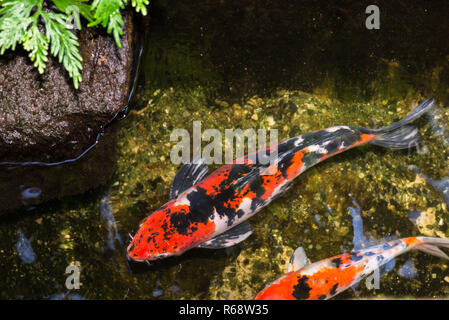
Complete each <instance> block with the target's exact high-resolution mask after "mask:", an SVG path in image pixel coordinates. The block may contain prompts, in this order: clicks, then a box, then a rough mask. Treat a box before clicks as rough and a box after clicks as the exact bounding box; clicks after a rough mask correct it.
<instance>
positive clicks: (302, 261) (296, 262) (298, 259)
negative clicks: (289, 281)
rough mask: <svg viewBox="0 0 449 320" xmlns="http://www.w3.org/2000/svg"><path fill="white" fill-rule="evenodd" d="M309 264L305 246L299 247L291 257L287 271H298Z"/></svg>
mask: <svg viewBox="0 0 449 320" xmlns="http://www.w3.org/2000/svg"><path fill="white" fill-rule="evenodd" d="M307 264H308V261H307V255H306V252H305V251H304V249H303V247H299V248H297V249H296V250H295V252H294V253H293V254H292V256H291V257H290V261H289V262H288V266H287V272H292V271H297V270H299V269H301V268H304V267H305V266H306V265H307Z"/></svg>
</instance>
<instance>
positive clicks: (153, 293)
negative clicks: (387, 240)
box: [0, 1, 449, 299]
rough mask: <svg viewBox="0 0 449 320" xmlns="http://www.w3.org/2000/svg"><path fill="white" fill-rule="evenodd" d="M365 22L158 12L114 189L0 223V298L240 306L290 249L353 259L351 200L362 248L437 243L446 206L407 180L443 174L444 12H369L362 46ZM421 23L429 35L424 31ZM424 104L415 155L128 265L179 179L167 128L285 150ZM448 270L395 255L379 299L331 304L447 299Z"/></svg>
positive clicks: (385, 159) (368, 162) (242, 5)
mask: <svg viewBox="0 0 449 320" xmlns="http://www.w3.org/2000/svg"><path fill="white" fill-rule="evenodd" d="M442 3H443V2H442ZM397 6H399V5H397ZM364 8H365V7H364V6H363V5H352V6H351V7H345V6H342V7H338V6H336V5H327V6H326V7H323V6H322V5H321V6H320V5H318V4H317V3H315V2H314V1H309V2H308V3H307V2H304V3H303V4H301V5H293V4H279V3H277V2H274V1H273V2H271V1H243V2H241V1H226V3H220V4H217V3H216V2H215V1H200V2H199V3H198V4H197V5H195V6H192V4H191V3H186V4H182V3H179V2H177V3H176V5H175V4H174V1H157V2H156V1H155V2H154V4H153V10H152V14H153V20H152V23H151V31H150V34H149V39H148V42H147V47H146V49H145V53H144V61H143V64H142V66H143V70H142V78H141V81H140V84H141V85H140V89H139V91H138V96H137V98H138V101H140V107H139V108H136V109H135V110H132V111H131V113H130V114H129V116H128V118H127V119H125V120H124V121H122V122H120V123H118V124H117V125H119V126H120V127H119V128H118V129H119V137H118V143H117V159H116V161H111V162H110V163H105V164H104V165H105V166H114V167H115V171H114V174H113V177H112V178H111V179H110V181H109V183H108V184H107V185H105V186H104V187H102V188H99V189H96V190H92V191H90V192H88V193H87V194H84V195H81V196H76V197H71V198H65V199H61V200H58V201H54V202H51V203H47V204H45V205H41V206H39V207H38V208H37V209H35V210H32V211H27V210H25V209H24V210H21V211H18V212H14V213H12V214H9V215H8V216H6V217H4V216H2V220H1V221H0V255H1V258H0V272H1V274H2V275H3V277H2V279H3V280H2V283H1V284H0V298H3V299H16V298H25V299H29V298H48V297H51V296H52V295H55V294H61V293H72V294H78V295H80V296H82V297H84V298H86V299H226V298H227V299H245V298H249V297H251V296H254V295H255V294H256V293H257V292H258V291H260V290H261V289H262V288H263V287H264V286H265V285H266V284H267V283H269V282H271V281H273V280H274V279H276V278H277V277H279V276H280V275H282V274H283V273H285V269H286V263H287V262H288V259H289V257H290V255H291V253H292V252H293V250H294V249H295V248H296V247H298V246H299V245H301V246H303V247H304V248H305V250H306V253H307V255H308V257H309V259H310V260H312V261H318V260H320V259H323V258H327V257H330V256H332V255H336V254H339V253H341V252H343V251H348V250H350V249H351V248H352V237H353V228H352V220H351V216H350V215H349V211H348V207H349V206H353V203H352V200H353V199H354V200H355V201H356V202H357V203H358V204H359V205H360V207H361V209H362V217H363V222H364V229H365V235H366V236H367V237H368V236H370V237H372V238H376V239H378V240H379V241H380V240H381V239H382V238H384V237H386V236H388V235H395V236H400V237H406V236H412V235H420V234H422V235H428V236H440V237H449V215H448V211H447V207H446V206H447V204H446V203H445V201H444V198H443V195H442V194H441V193H439V191H438V190H436V189H435V188H434V187H433V186H432V185H431V184H430V183H429V182H428V181H426V180H425V179H424V178H423V177H422V176H420V175H417V174H416V173H415V172H414V171H412V170H410V169H409V166H410V165H415V166H416V167H418V168H420V169H421V170H422V172H423V173H425V174H427V175H428V176H429V177H431V178H433V179H437V180H438V179H442V178H443V177H445V176H448V175H449V173H448V168H449V167H448V165H449V161H448V155H449V145H448V143H447V142H445V139H446V140H448V139H449V131H447V129H446V131H444V129H445V128H446V127H447V126H449V120H448V115H449V109H448V108H447V105H448V104H449V90H448V89H447V88H449V45H448V42H447V41H446V40H445V41H442V39H443V38H444V39H445V38H446V37H447V32H444V30H446V31H448V29H449V24H448V23H447V21H446V20H447V19H444V17H446V16H447V15H446V14H445V11H444V10H443V9H442V8H445V7H443V4H439V3H436V4H435V3H432V4H430V3H429V4H427V5H426V4H425V5H422V7H421V8H418V7H416V8H414V7H411V8H408V9H407V10H405V9H404V8H402V11H401V7H400V6H399V7H395V6H394V5H391V4H384V5H383V6H382V5H380V8H381V10H382V11H381V12H382V17H384V18H383V20H382V25H381V30H379V31H370V32H368V31H367V30H366V29H365V28H364V17H365V15H364ZM401 12H402V13H401ZM413 21H419V22H420V24H419V25H418V24H412V22H413ZM359 23H360V26H359ZM430 23H432V25H433V26H434V25H435V24H437V25H439V26H440V32H434V31H433V29H432V30H431V29H430V27H429V29H427V28H426V27H425V26H426V25H428V24H430ZM426 97H435V98H436V99H437V102H438V104H439V108H438V110H437V111H438V113H439V115H440V117H439V118H438V119H439V128H440V129H441V130H440V131H438V132H436V131H435V130H432V127H431V125H430V123H429V121H428V119H427V118H425V117H423V118H422V119H419V120H418V121H416V123H415V124H416V125H417V126H418V127H419V129H420V131H421V133H422V135H423V136H424V142H423V145H422V148H421V149H420V150H421V151H420V152H419V153H417V152H416V150H410V151H408V150H404V151H392V150H386V149H383V148H380V147H376V146H363V147H360V148H358V149H355V150H351V151H348V152H346V153H343V154H341V155H338V156H336V157H334V158H331V159H328V160H326V161H325V162H323V163H321V164H319V165H317V166H316V167H314V168H312V169H310V170H308V171H306V172H305V173H303V174H302V175H301V176H300V177H299V178H298V179H297V180H296V182H295V183H294V186H293V188H291V189H290V190H289V191H288V192H287V193H286V194H285V195H284V196H283V197H281V198H280V199H278V200H276V201H275V202H273V203H272V204H270V205H269V206H268V207H267V208H265V209H263V210H262V211H261V212H260V213H258V214H257V215H256V216H254V217H253V218H251V220H250V223H251V225H252V226H253V228H254V233H253V235H252V236H251V237H250V238H248V239H247V240H246V241H244V242H242V243H241V244H239V245H237V246H235V247H233V248H229V249H223V250H216V251H212V250H205V249H194V250H191V251H189V252H187V253H185V254H184V255H182V256H180V257H176V258H170V259H166V260H162V261H158V262H157V263H155V264H154V265H152V266H147V265H145V264H132V265H129V264H128V262H127V260H126V258H125V247H126V244H127V243H128V241H129V237H128V233H131V234H134V233H135V232H136V231H137V227H138V225H139V222H140V221H141V220H142V219H143V218H144V217H145V216H147V215H148V214H149V213H151V212H152V211H153V210H155V209H157V208H158V207H159V206H161V205H162V204H164V203H165V202H166V201H167V200H168V195H169V188H170V184H171V181H172V179H173V177H174V175H175V174H176V171H177V169H178V166H175V165H173V164H172V163H171V161H170V150H171V147H172V146H174V144H175V142H170V133H171V132H172V130H173V129H175V128H185V129H187V130H189V132H191V131H192V122H193V121H201V123H202V125H203V129H206V128H217V129H219V130H221V131H222V132H224V129H225V128H230V129H233V128H241V129H246V128H254V129H259V128H260V129H277V130H278V132H279V139H280V140H283V139H286V138H289V137H292V136H295V135H298V134H301V133H305V132H308V131H312V130H316V129H320V128H325V127H330V126H333V125H358V126H365V127H381V126H384V125H387V124H390V123H392V122H394V121H396V120H398V119H400V118H402V117H403V116H405V115H406V114H407V113H408V112H409V111H410V110H411V109H412V107H414V106H415V105H416V103H417V102H419V101H421V100H423V99H424V98H426ZM434 129H435V128H434ZM438 133H439V134H438ZM424 146H425V147H424ZM114 160H115V159H114ZM105 196H110V204H111V206H112V208H113V212H114V216H115V219H116V222H117V227H118V232H119V234H120V236H121V238H122V239H123V242H124V245H123V246H120V244H119V242H118V241H116V242H115V246H116V249H115V250H109V249H107V248H108V243H107V239H108V225H107V223H106V221H105V220H104V219H103V218H102V217H101V214H100V202H101V199H103V198H104V197H105ZM413 210H417V211H419V212H421V214H420V217H419V218H418V220H417V223H416V224H414V223H412V221H411V220H410V218H409V213H410V212H411V211H413ZM19 228H20V229H22V230H23V232H24V234H25V235H26V236H27V237H28V238H29V239H30V243H31V246H32V248H33V250H34V253H35V255H36V261H35V262H34V263H30V264H26V263H24V262H23V261H22V260H21V258H20V256H19V254H18V252H17V250H16V243H17V240H18V236H17V230H18V229H19ZM408 259H411V260H412V262H413V264H414V265H415V267H416V269H417V275H416V277H415V278H413V279H406V278H403V277H400V276H399V275H398V270H399V269H400V268H401V267H402V265H403V264H404V263H405V262H406V261H407V260H408ZM76 261H78V262H79V264H80V265H81V268H82V269H81V288H80V289H79V290H72V291H69V290H68V289H66V287H65V281H66V277H67V276H68V275H67V274H65V271H66V268H67V266H68V265H69V264H71V263H74V262H76ZM448 265H449V264H448V263H447V262H445V261H442V260H441V259H438V258H436V257H432V256H428V255H426V254H424V253H418V252H411V253H407V254H406V255H404V256H401V257H399V258H398V259H396V265H395V268H394V269H393V270H392V271H390V272H389V273H387V274H385V275H384V276H383V277H382V280H381V283H380V288H379V289H377V290H368V289H367V288H366V287H365V286H364V285H363V283H362V284H361V285H360V286H359V290H358V293H357V294H355V293H354V292H353V291H352V290H348V291H346V292H345V293H343V294H341V295H339V296H337V298H340V299H348V298H354V297H362V298H376V297H385V296H387V297H394V298H409V297H413V298H417V297H438V298H446V297H447V296H448V294H449V270H448Z"/></svg>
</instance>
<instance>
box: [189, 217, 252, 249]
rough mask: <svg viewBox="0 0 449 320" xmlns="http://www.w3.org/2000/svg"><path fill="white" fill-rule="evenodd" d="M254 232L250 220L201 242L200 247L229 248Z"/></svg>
mask: <svg viewBox="0 0 449 320" xmlns="http://www.w3.org/2000/svg"><path fill="white" fill-rule="evenodd" d="M252 233H253V229H252V228H251V226H250V225H249V223H248V222H243V223H241V224H239V225H237V226H235V227H234V228H232V229H230V230H228V231H226V232H225V233H222V234H220V235H218V236H216V237H214V238H212V239H210V240H207V241H205V242H203V243H202V244H200V245H199V246H198V247H199V248H205V249H221V248H228V247H232V246H234V245H236V244H237V243H240V242H242V241H243V240H245V239H246V238H248V237H249V236H250V235H251V234H252Z"/></svg>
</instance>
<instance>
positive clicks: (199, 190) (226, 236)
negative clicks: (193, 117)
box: [128, 99, 434, 261]
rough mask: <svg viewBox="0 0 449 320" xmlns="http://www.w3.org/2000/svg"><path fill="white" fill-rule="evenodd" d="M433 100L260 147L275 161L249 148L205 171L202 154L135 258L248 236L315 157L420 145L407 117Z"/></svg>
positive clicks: (178, 181) (148, 223)
mask: <svg viewBox="0 0 449 320" xmlns="http://www.w3.org/2000/svg"><path fill="white" fill-rule="evenodd" d="M433 102H434V101H433V99H428V100H425V101H424V102H422V103H421V104H420V105H419V106H418V107H416V108H415V109H414V110H413V111H412V112H411V113H410V114H409V115H408V116H406V117H405V118H404V119H402V120H400V121H398V122H395V123H393V124H391V125H389V126H387V127H384V128H381V129H366V128H360V127H352V126H335V127H331V128H327V129H322V130H317V131H314V132H309V133H305V134H302V135H300V136H297V137H294V138H290V139H288V140H285V141H283V142H281V143H279V144H278V145H275V146H272V147H270V148H268V149H267V150H259V151H258V153H257V158H256V159H259V155H260V156H261V157H262V156H265V155H266V152H268V153H270V152H272V150H274V149H273V148H277V159H276V161H275V164H276V166H270V165H269V164H262V162H261V161H259V162H258V161H255V162H254V161H250V157H249V156H245V157H244V159H243V161H242V163H241V164H239V163H237V161H236V162H234V163H232V164H227V165H224V166H222V167H220V168H218V169H217V170H215V171H214V172H213V173H211V174H210V175H209V176H207V177H205V176H206V175H207V172H208V168H207V165H206V164H205V163H204V161H202V160H198V161H193V163H189V164H185V165H184V166H182V167H181V169H180V170H179V172H178V173H177V175H176V177H175V179H174V181H173V184H172V187H171V192H170V198H171V200H170V201H169V202H167V203H166V204H164V205H163V206H162V207H160V208H159V209H157V210H156V211H155V212H153V213H152V214H151V215H149V216H148V217H147V218H145V219H144V220H143V221H142V223H141V224H140V228H139V230H138V232H137V233H136V234H135V235H134V237H133V238H132V242H131V243H130V245H129V246H128V256H129V258H130V259H132V260H135V261H151V260H156V259H161V258H165V257H168V256H173V255H180V254H182V253H184V252H185V251H187V250H189V249H192V248H195V247H201V248H214V249H216V248H225V247H229V246H232V245H235V244H237V243H239V242H241V241H243V240H245V239H246V238H247V237H248V236H249V235H251V233H252V229H251V227H250V226H249V224H248V223H247V222H245V220H247V219H248V218H250V217H252V216H253V215H254V214H256V213H257V212H258V211H260V210H261V209H262V208H263V207H265V206H267V205H268V204H269V203H270V202H271V201H273V200H274V199H276V198H277V197H279V196H280V195H282V194H284V193H285V191H286V190H287V189H288V188H289V186H290V184H291V182H292V181H293V180H294V179H295V178H296V177H297V176H299V175H300V174H301V173H302V172H304V171H305V170H307V169H308V168H310V167H312V166H313V165H315V164H317V163H319V162H321V161H323V160H325V159H327V158H329V157H331V156H333V155H336V154H339V153H341V152H343V151H346V150H349V149H351V148H354V147H357V146H360V145H363V144H367V143H371V144H375V145H378V146H383V147H388V148H393V149H405V148H410V147H412V146H415V145H417V143H418V142H419V141H420V140H421V136H420V134H419V132H418V129H417V128H416V127H414V126H412V125H408V123H409V122H411V121H413V120H415V119H416V118H418V117H420V116H421V115H422V114H423V113H424V112H426V111H427V110H428V109H429V108H431V107H432V105H433ZM273 168H275V169H274V170H273ZM267 173H269V174H267Z"/></svg>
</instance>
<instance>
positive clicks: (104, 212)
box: [100, 196, 123, 251]
mask: <svg viewBox="0 0 449 320" xmlns="http://www.w3.org/2000/svg"><path fill="white" fill-rule="evenodd" d="M100 214H101V217H102V218H103V219H104V220H106V225H107V229H108V238H107V242H106V243H107V247H108V249H109V250H112V251H115V240H117V242H118V243H119V244H120V246H123V241H122V238H121V236H120V234H119V233H118V230H117V222H116V221H115V218H114V212H113V209H112V205H111V200H110V197H109V196H105V197H104V198H103V199H101V201H100Z"/></svg>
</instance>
